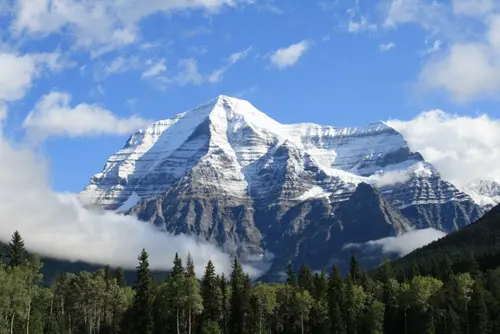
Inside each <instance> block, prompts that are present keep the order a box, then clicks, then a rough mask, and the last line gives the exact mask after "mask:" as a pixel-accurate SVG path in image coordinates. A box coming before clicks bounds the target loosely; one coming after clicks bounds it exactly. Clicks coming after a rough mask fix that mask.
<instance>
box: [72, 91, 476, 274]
mask: <svg viewBox="0 0 500 334" xmlns="http://www.w3.org/2000/svg"><path fill="white" fill-rule="evenodd" d="M81 198H82V200H84V201H85V202H86V203H87V204H89V205H99V206H102V207H104V208H105V209H110V210H118V211H125V212H126V213H127V214H135V215H137V216H138V217H139V218H140V219H141V220H144V221H148V222H150V223H152V224H155V225H157V226H159V227H161V228H164V229H165V230H167V231H170V232H172V233H188V234H192V235H196V236H198V237H199V238H201V239H205V240H208V241H210V242H213V243H215V244H217V245H219V246H220V247H222V248H223V249H224V250H226V251H228V252H230V253H234V254H239V255H240V256H243V257H244V256H249V257H254V256H255V255H258V256H262V255H263V254H264V250H267V251H269V252H271V253H273V254H274V255H276V261H275V262H276V265H278V264H279V263H283V261H287V260H293V261H299V262H307V263H310V264H312V265H314V266H315V267H317V268H323V267H324V266H329V265H331V264H332V263H334V262H339V263H340V262H342V261H344V259H345V254H343V253H345V252H342V246H343V245H344V244H345V243H350V242H364V241H369V240H373V239H378V238H384V237H387V236H392V235H396V234H398V233H402V232H404V231H405V230H406V229H407V228H408V227H409V226H412V227H416V228H426V227H434V228H437V229H440V230H443V231H446V232H448V231H451V230H454V229H456V228H459V227H462V226H465V225H467V224H469V223H470V222H471V221H473V220H475V219H477V218H478V217H479V216H480V215H481V213H482V211H481V209H480V207H479V206H477V205H476V204H475V203H474V202H473V201H472V199H471V198H470V197H469V196H468V195H466V194H464V193H463V192H461V191H459V190H458V189H457V188H456V187H454V186H453V185H452V184H451V183H449V182H446V181H444V180H442V179H441V177H440V175H439V173H438V172H437V170H436V169H435V168H434V167H433V166H432V165H430V164H428V163H426V162H425V161H424V159H423V158H422V156H421V155H420V154H419V153H416V152H411V151H410V150H409V148H408V145H407V143H406V141H405V140H404V138H403V137H402V136H401V134H399V133H398V132H397V131H395V130H394V129H392V128H390V127H388V126H387V125H386V124H384V123H376V124H370V125H367V126H364V127H357V128H339V127H332V126H321V125H316V124H295V125H283V124H280V123H278V122H276V121H274V120H273V119H271V118H269V117H268V116H266V115H265V114H263V113H261V112H260V111H259V110H257V109H256V108H255V107H253V106H252V105H251V104H250V103H249V102H246V101H243V100H238V99H234V98H229V97H226V96H220V97H218V98H217V99H215V100H213V101H210V102H208V103H206V104H203V105H201V106H200V107H198V108H196V109H194V110H192V111H189V112H186V113H183V114H179V115H176V116H174V117H173V118H171V119H169V120H163V121H158V122H155V123H154V124H152V125H151V126H150V127H148V128H146V129H143V130H140V131H138V132H136V133H135V134H133V135H132V136H131V137H130V138H129V139H128V141H127V143H126V145H125V146H124V147H123V148H122V149H121V150H120V151H118V152H117V153H116V154H114V155H113V156H111V157H110V158H109V159H108V161H107V163H106V165H105V167H104V169H103V171H102V172H100V173H98V174H96V175H94V176H93V177H92V178H91V180H90V183H89V185H88V186H87V187H86V188H85V189H84V190H83V191H82V193H81Z"/></svg>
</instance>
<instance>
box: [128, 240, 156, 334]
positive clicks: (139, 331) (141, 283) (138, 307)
mask: <svg viewBox="0 0 500 334" xmlns="http://www.w3.org/2000/svg"><path fill="white" fill-rule="evenodd" d="M148 257H149V256H148V253H147V252H146V250H145V249H143V250H142V252H141V254H140V255H139V266H138V267H137V282H136V284H135V287H134V289H135V293H136V294H135V298H134V303H133V306H132V314H133V321H132V323H133V333H134V334H151V333H152V330H153V316H152V306H153V301H154V295H153V285H152V279H151V272H150V271H149V262H148Z"/></svg>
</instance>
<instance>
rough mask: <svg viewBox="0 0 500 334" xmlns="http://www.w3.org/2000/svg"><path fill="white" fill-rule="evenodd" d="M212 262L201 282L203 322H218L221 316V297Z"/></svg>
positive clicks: (208, 265) (206, 268)
mask: <svg viewBox="0 0 500 334" xmlns="http://www.w3.org/2000/svg"><path fill="white" fill-rule="evenodd" d="M219 291H220V290H219V284H218V281H217V276H216V275H215V267H214V264H213V263H212V261H208V263H207V266H206V267H205V274H204V275H203V278H202V280H201V296H202V298H203V313H202V316H201V318H202V322H203V323H204V324H206V323H207V322H209V321H212V322H218V321H219V317H220V314H221V304H222V303H221V302H222V301H221V295H220V292H219Z"/></svg>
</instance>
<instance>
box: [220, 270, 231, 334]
mask: <svg viewBox="0 0 500 334" xmlns="http://www.w3.org/2000/svg"><path fill="white" fill-rule="evenodd" d="M219 285H220V293H221V317H220V328H221V331H222V333H228V332H229V331H228V324H229V317H230V309H231V301H230V294H229V289H228V283H227V280H226V277H225V276H224V273H222V276H221V277H220V279H219Z"/></svg>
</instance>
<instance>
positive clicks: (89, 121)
mask: <svg viewBox="0 0 500 334" xmlns="http://www.w3.org/2000/svg"><path fill="white" fill-rule="evenodd" d="M70 103H71V95H70V94H68V93H63V92H56V91H54V92H51V93H49V94H47V95H45V96H43V97H42V98H40V100H38V102H37V103H36V105H35V107H34V109H33V110H32V111H31V112H30V113H29V114H28V116H27V117H26V119H25V120H24V122H23V128H24V129H25V130H26V131H27V133H28V135H29V136H32V137H35V138H36V139H45V138H48V137H79V136H96V135H103V134H128V133H130V132H132V131H134V130H136V129H138V128H140V127H143V126H145V125H147V124H149V123H151V122H150V121H148V120H144V119H142V118H140V117H137V116H132V117H129V118H120V117H118V116H116V115H114V114H113V113H112V112H111V111H109V110H107V109H105V108H103V107H101V106H99V105H95V104H92V105H91V104H78V105H76V106H74V107H72V106H71V105H70Z"/></svg>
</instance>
